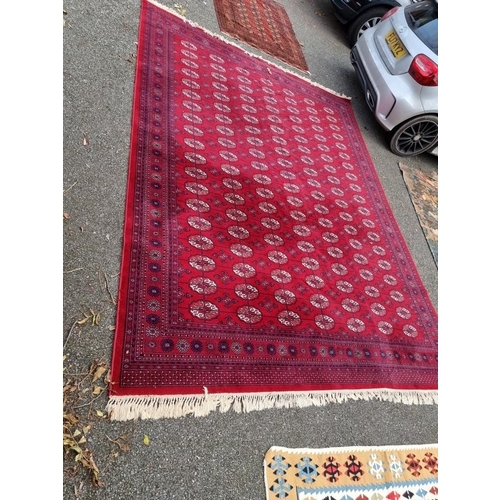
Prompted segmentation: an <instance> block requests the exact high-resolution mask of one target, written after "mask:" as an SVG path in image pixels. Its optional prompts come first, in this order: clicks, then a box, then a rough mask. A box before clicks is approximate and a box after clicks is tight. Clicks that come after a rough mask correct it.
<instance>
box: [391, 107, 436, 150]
mask: <svg viewBox="0 0 500 500" xmlns="http://www.w3.org/2000/svg"><path fill="white" fill-rule="evenodd" d="M390 134H391V138H390V148H391V151H392V152H393V153H394V154H396V155H398V156H416V155H419V154H421V153H425V152H426V151H429V150H431V149H433V148H434V147H436V145H437V142H438V117H437V116H436V115H422V116H416V117H415V118H412V119H411V120H408V121H406V122H404V123H402V124H401V125H399V126H397V127H396V128H394V129H393V130H391V132H390Z"/></svg>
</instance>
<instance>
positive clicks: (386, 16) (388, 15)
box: [380, 7, 399, 22]
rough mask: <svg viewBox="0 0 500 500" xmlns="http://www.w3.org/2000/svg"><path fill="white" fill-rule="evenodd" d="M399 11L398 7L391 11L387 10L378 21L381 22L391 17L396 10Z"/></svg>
mask: <svg viewBox="0 0 500 500" xmlns="http://www.w3.org/2000/svg"><path fill="white" fill-rule="evenodd" d="M398 9H399V7H393V8H392V9H391V10H388V11H387V12H386V13H385V14H384V15H383V16H382V18H381V19H380V21H381V22H382V21H383V20H384V19H387V18H388V17H391V16H392V15H393V14H394V13H395V12H396V11H397V10H398Z"/></svg>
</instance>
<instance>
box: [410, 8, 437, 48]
mask: <svg viewBox="0 0 500 500" xmlns="http://www.w3.org/2000/svg"><path fill="white" fill-rule="evenodd" d="M405 14H406V20H407V22H408V26H409V27H410V28H411V29H412V31H413V32H414V33H415V35H417V36H418V38H420V40H422V42H424V43H425V45H427V47H429V49H431V50H432V52H434V54H436V55H438V6H437V3H435V2H421V3H418V4H414V5H412V6H411V7H407V8H406V10H405Z"/></svg>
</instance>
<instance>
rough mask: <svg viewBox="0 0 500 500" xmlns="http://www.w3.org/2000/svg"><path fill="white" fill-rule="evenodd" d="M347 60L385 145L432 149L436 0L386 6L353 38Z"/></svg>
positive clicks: (407, 151) (396, 149) (400, 151)
mask: <svg viewBox="0 0 500 500" xmlns="http://www.w3.org/2000/svg"><path fill="white" fill-rule="evenodd" d="M351 62H352V64H353V66H354V68H355V70H356V74H357V75H358V78H359V80H360V82H361V85H362V87H363V91H364V94H365V99H366V102H367V104H368V106H369V107H370V109H371V110H372V112H373V113H374V115H375V118H376V120H377V121H378V122H379V124H380V125H381V126H382V127H383V128H384V129H385V130H387V131H388V132H389V145H390V149H391V151H392V152H393V153H394V154H397V155H399V156H415V155H418V154H421V153H424V152H429V153H432V154H435V155H437V144H438V2H437V0H424V1H423V2H418V3H415V4H412V5H409V6H407V7H395V8H394V9H392V10H390V11H389V12H388V13H387V14H386V15H385V16H384V17H383V18H382V20H381V22H380V23H379V24H377V25H376V26H374V27H373V28H370V29H368V30H366V31H365V32H364V33H363V36H362V37H360V38H359V39H358V41H357V42H356V45H354V47H353V48H352V51H351Z"/></svg>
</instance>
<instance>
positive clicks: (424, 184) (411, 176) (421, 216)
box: [399, 163, 438, 265]
mask: <svg viewBox="0 0 500 500" xmlns="http://www.w3.org/2000/svg"><path fill="white" fill-rule="evenodd" d="M399 168H400V169H401V172H402V173H403V179H404V181H405V184H406V187H407V189H408V193H409V194H410V197H411V201H412V203H413V206H414V207H415V212H416V213H417V216H418V220H419V221H420V225H421V226H422V230H423V232H424V234H425V237H426V239H427V243H428V245H429V248H430V250H431V252H432V256H433V257H434V261H435V262H436V265H437V263H438V174H437V172H436V171H433V172H432V173H431V174H427V173H425V172H422V170H419V169H417V168H411V167H409V166H408V165H405V164H404V163H400V164H399Z"/></svg>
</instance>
